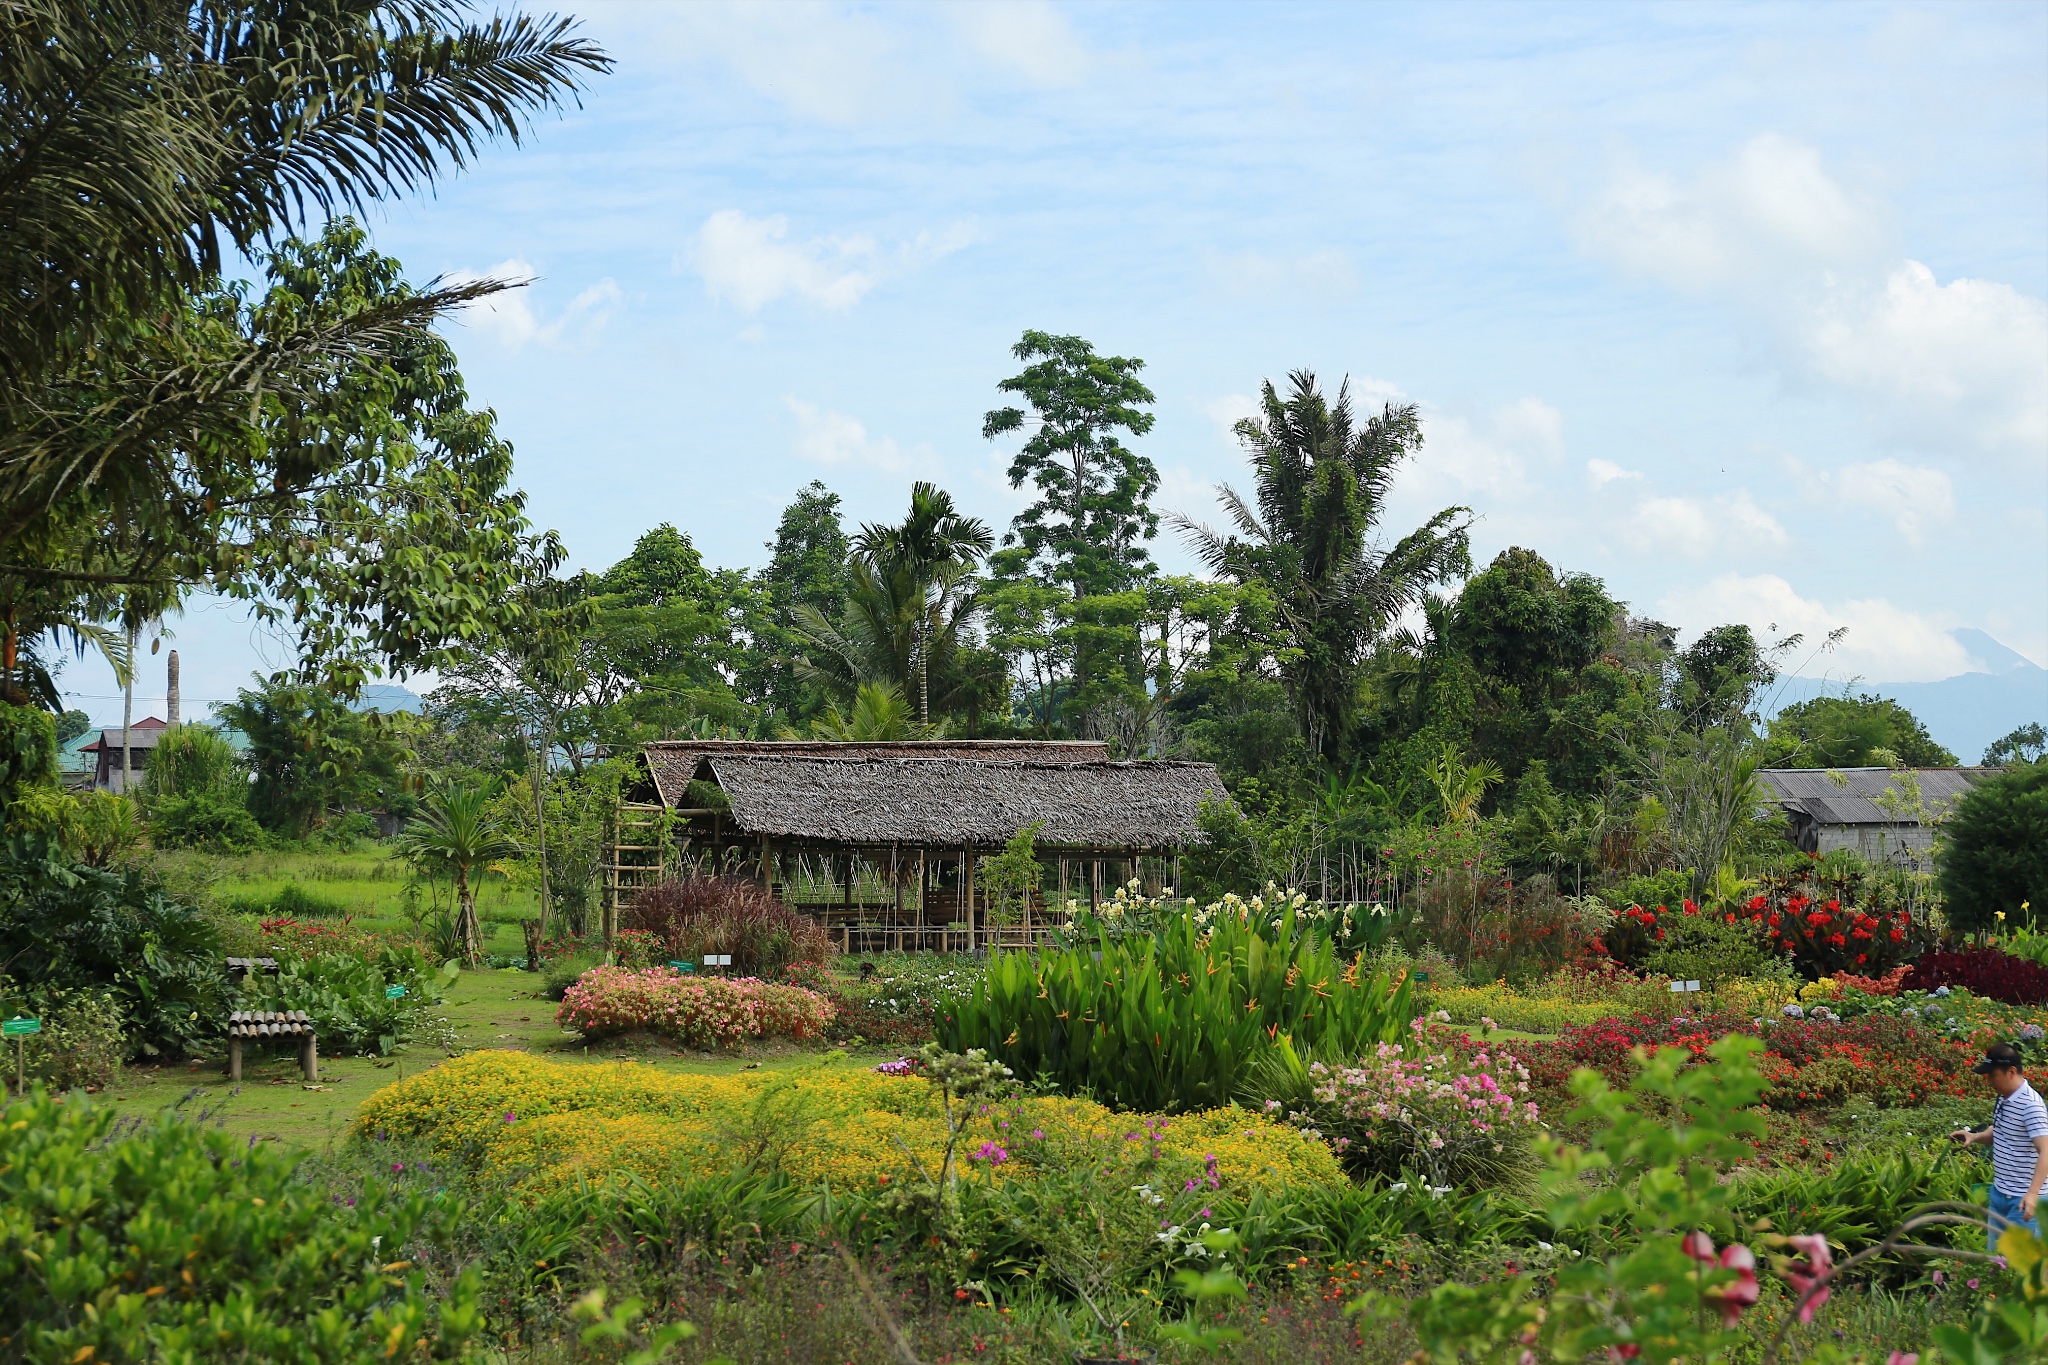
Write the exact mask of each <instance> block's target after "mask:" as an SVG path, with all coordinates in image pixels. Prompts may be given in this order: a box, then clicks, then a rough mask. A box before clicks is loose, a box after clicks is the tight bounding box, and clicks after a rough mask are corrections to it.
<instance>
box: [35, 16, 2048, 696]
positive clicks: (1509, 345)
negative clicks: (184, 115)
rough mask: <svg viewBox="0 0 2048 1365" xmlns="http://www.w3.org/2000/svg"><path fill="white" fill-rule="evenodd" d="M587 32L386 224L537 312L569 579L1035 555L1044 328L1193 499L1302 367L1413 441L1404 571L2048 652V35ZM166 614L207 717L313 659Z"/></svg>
mask: <svg viewBox="0 0 2048 1365" xmlns="http://www.w3.org/2000/svg"><path fill="white" fill-rule="evenodd" d="M574 12H576V13H578V14H579V15H581V16H583V18H584V20H585V23H586V27H587V29H588V31H589V32H590V33H591V34H592V35H593V36H595V37H596V38H597V39H599V40H600V41H601V42H602V43H603V44H604V45H605V46H606V47H607V48H608V49H610V50H611V51H612V52H613V53H614V54H615V55H616V56H617V57H618V59H619V66H618V69H617V71H616V72H615V73H614V74H613V75H612V76H610V77H607V78H604V79H602V80H600V81H598V82H596V83H595V85H594V86H593V88H592V89H591V91H590V92H589V94H588V96H587V98H586V100H585V102H584V106H583V107H582V108H581V109H580V110H571V111H570V112H569V113H568V114H567V115H566V117H564V118H562V119H560V120H554V119H548V120H544V121H542V122H541V123H540V124H539V125H538V127H537V128H536V130H535V136H534V137H533V138H532V139H531V140H530V141H529V142H528V143H527V145H525V146H524V147H522V148H518V149H514V148H511V147H507V146H501V147H496V148H493V149H491V150H489V151H487V152H486V154H485V155H484V157H483V158H482V159H481V160H480V161H479V162H478V164H477V165H476V167H475V169H474V170H472V171H470V172H468V173H466V174H465V175H463V176H461V177H459V178H457V179H454V180H451V181H449V182H448V183H446V184H445V185H443V186H442V188H441V190H440V192H439V194H438V195H437V196H436V197H434V198H430V199H418V200H414V201H411V202H408V203H405V204H401V205H398V206H395V207H394V208H392V209H391V210H389V211H388V212H387V213H385V214H383V215H381V216H380V217H378V218H377V219H375V220H373V221H372V223H371V227H372V231H373V233H374V236H375V239H376V241H377V244H378V245H379V247H380V248H382V249H383V250H385V251H387V252H389V253H390V254H393V255H395V256H397V257H398V258H399V259H400V260H402V261H404V262H405V263H406V266H407V267H408V269H409V270H410V271H411V272H412V273H413V275H414V276H415V277H416V278H420V279H425V278H428V277H431V276H434V275H443V274H457V275H459V274H514V275H519V276H530V277H533V278H534V283H533V284H532V285H531V286H530V287H529V288H527V289H525V290H523V291H520V292H519V293H518V294H517V295H515V296H512V297H509V298H506V299H505V300H504V301H502V302H500V303H499V304H498V305H497V306H496V307H495V308H494V309H492V310H489V311H482V312H476V313H472V314H471V315H469V316H468V317H466V318H465V319H464V320H463V321H462V323H461V325H460V326H457V327H455V328H453V329H451V335H452V336H453V338H454V341H455V344H456V346H457V348H458V350H459V352H460V354H461V357H462V361H463V369H464V372H465V374H466V375H467V377H468V379H469V382H470V386H471V389H472V392H473V394H474V396H475V398H476V399H477V401H479V402H480V403H484V404H488V405H489V406H491V407H493V408H495V409H496V410H497V412H498V415H499V418H500V422H501V428H502V430H503V431H504V433H505V434H506V435H507V436H508V437H509V438H510V439H511V440H512V441H513V443H514V445H515V446H516V448H517V450H518V468H519V478H520V481H521V483H522V484H523V485H524V486H525V487H526V488H527V490H528V491H529V492H530V494H531V496H532V507H533V511H534V514H535V517H536V520H537V521H539V522H540V523H541V524H544V525H548V526H553V527H555V528H557V529H558V530H560V531H561V532H562V534H563V536H564V537H565V539H566V541H567V543H568V545H569V548H570V551H571V554H572V557H573V561H574V563H575V564H577V565H579V566H590V567H602V566H604V565H605V564H608V563H610V562H611V561H612V560H614V559H616V558H618V557H619V556H620V555H621V554H623V553H624V552H625V551H626V550H627V549H628V548H630V546H631V544H632V542H633V540H634V538H635V537H636V536H638V535H639V534H640V533H641V532H642V531H644V530H646V529H647V528H648V527H649V526H651V525H653V524H655V523H657V522H660V521H671V522H673V523H675V524H676V525H677V526H679V527H681V528H682V529H684V530H686V531H688V532H689V533H690V534H691V536H692V537H694V539H695V540H696V542H697V544H698V546H699V547H700V548H701V549H702V550H703V551H704V554H705V556H706V558H707V560H709V561H710V562H712V563H716V564H725V565H741V564H744V565H758V564H759V563H761V562H762V561H763V559H764V558H765V551H764V550H763V548H762V543H763V542H764V541H765V540H766V539H767V538H768V537H769V535H770V534H771V533H772V530H773V526H774V522H775V518H776V515H777V513H778V511H779V510H780V508H781V507H782V506H783V504H785V503H786V502H787V501H788V500H789V498H790V496H791V494H792V493H793V492H794V491H795V490H796V489H797V488H798V487H799V486H800V485H802V484H803V483H805V482H807V481H808V480H810V479H812V478H819V479H823V480H824V481H825V482H826V483H827V484H828V485H830V486H831V487H832V488H834V489H836V490H838V491H839V492H841V493H842V494H843V495H844V496H845V498H846V504H847V511H848V514H849V519H850V520H854V521H858V520H864V519H876V518H885V517H892V516H895V515H898V514H899V513H900V510H901V507H902V506H903V504H904V503H905V501H906V500H907V493H908V487H909V484H910V482H911V481H912V480H913V479H915V478H932V479H935V480H937V481H939V482H940V483H942V484H944V485H945V486H947V487H948V488H950V489H952V490H953V491H954V493H955V494H956V496H957V497H958V498H959V499H960V500H961V501H962V502H963V503H964V504H965V505H966V506H967V508H968V509H970V510H971V511H973V512H976V513H978V514H979V515H982V516H984V517H987V518H989V519H990V520H991V521H993V522H995V523H997V524H998V525H1004V524H1007V522H1008V520H1009V518H1010V516H1011V515H1012V514H1013V513H1014V512H1015V511H1016V510H1017V509H1018V508H1019V507H1020V506H1021V505H1022V497H1021V495H1020V494H1018V493H1015V492H1013V491H1011V490H1010V489H1009V488H1008V487H1007V485H1006V482H1005V480H1004V478H1003V470H1004V469H1005V468H1006V467H1007V464H1008V459H1009V455H1010V453H1011V451H1010V447H1009V446H1008V445H1006V444H1003V443H996V444H994V445H991V444H989V443H985V442H983V441H982V440H981V439H980V436H979V432H980V425H981V415H982V413H983V412H984V411H986V410H987V409H988V408H990V407H993V406H996V403H997V398H998V395H997V393H996V390H995V384H996V382H997V381H998V380H999V379H1001V378H1003V377H1004V376H1005V375H1008V374H1010V373H1012V372H1013V371H1014V369H1015V365H1014V362H1013V361H1012V360H1011V358H1010V357H1009V355H1008V353H1007V348H1008V347H1009V346H1010V345H1011V344H1012V343H1013V342H1014V341H1015V340H1016V338H1017V336H1018V334H1019V333H1020V332H1021V331H1023V330H1024V329H1025V328H1042V329H1046V330H1050V331H1057V332H1073V333H1078V334H1080V335H1082V336H1085V337H1087V338H1089V339H1090V340H1091V341H1093V342H1094V343H1095V344H1096V345H1097V347H1098V348H1100V349H1102V350H1105V351H1109V352H1113V353H1115V354H1119V355H1133V356H1139V357H1142V358H1143V359H1144V360H1145V361H1146V366H1147V368H1146V371H1145V374H1146V378H1147V381H1148V382H1149V383H1150V384H1151V386H1152V388H1153V389H1154V390H1155V392H1156V393H1157V394H1158V399H1159V402H1158V406H1157V416H1158V422H1157V425H1156V427H1155V428H1154V429H1153V431H1152V433H1151V434H1150V436H1148V437H1147V438H1145V440H1144V441H1143V446H1142V448H1143V449H1144V450H1145V452H1146V453H1147V454H1149V455H1150V456H1151V457H1152V458H1153V459H1154V460H1155V461H1156V462H1157V463H1158V465H1159V467H1160V470H1161V472H1162V476H1163V488H1162V490H1161V494H1160V497H1159V500H1158V501H1159V505H1160V506H1161V507H1162V508H1163V509H1165V510H1171V511H1185V512H1189V513H1193V514H1197V515H1200V516H1204V517H1207V516H1210V515H1213V511H1214V499H1213V493H1212V486H1213V485H1214V484H1215V483H1216V482H1218V481H1219V480H1240V481H1241V480H1242V478H1243V472H1242V471H1243V462H1242V458H1241V455H1240V454H1239V452H1238V451H1237V449H1236V447H1235V445H1234V443H1233V441H1232V440H1231V439H1230V437H1229V434H1228V428H1229V424H1230V422H1231V421H1232V420H1234V419H1235V418H1236V417H1238V416H1240V415H1243V414H1244V413H1245V412H1246V411H1247V410H1248V409H1249V407H1250V404H1251V402H1252V397H1253V395H1255V394H1256V392H1257V390H1258V386H1259V384H1260V382H1261V380H1262V379H1266V378H1272V379H1274V380H1282V379H1284V376H1285V374H1286V373H1287V371H1289V370H1290V369H1293V368H1296V367H1302V366H1306V367H1309V368H1313V369H1314V370H1316V371H1317V372H1318V373H1319V374H1321V375H1322V376H1324V377H1325V378H1326V380H1327V381H1329V382H1330V383H1331V384H1332V385H1334V384H1335V383H1336V382H1337V381H1338V380H1340V379H1342V378H1343V377H1344V376H1345V375H1347V374H1348V375H1349V376H1350V377H1351V381H1352V385H1353V388H1354V391H1355V392H1357V393H1358V394H1360V395H1361V396H1362V397H1364V398H1367V399H1369V400H1371V401H1375V402H1377V401H1381V400H1383V399H1387V398H1393V397H1396V396H1398V397H1399V398H1400V399H1402V400H1404V401H1413V402H1415V403H1418V404H1420V405H1421V406H1422V409H1423V412H1424V414H1425V416H1426V419H1427V430H1428V441H1427V444H1426V446H1425V448H1424V450H1423V452H1422V454H1421V456H1420V457H1419V459H1418V460H1416V461H1415V463H1414V464H1413V465H1412V466H1411V467H1410V468H1409V470H1408V471H1407V473H1406V474H1405V475H1404V477H1403V478H1402V480H1401V482H1400V485H1399V488H1398V491H1397V496H1396V500H1395V505H1394V507H1393V509H1392V511H1391V513H1390V516H1389V518H1388V522H1387V527H1386V529H1387V531H1388V532H1389V534H1390V535H1398V534H1399V533H1401V532H1402V531H1404V530H1406V529H1408V528H1409V527H1411V526H1412V525H1413V524H1415V523H1416V522H1417V521H1419V520H1421V519H1422V518H1423V517H1425V516H1427V515H1428V514H1429V513H1430V512H1432V511H1434V510H1435V509H1437V508H1440V507H1442V506H1445V505H1447V504H1451V503H1462V504H1466V505H1469V506H1471V507H1472V508H1473V509H1474V510H1475V511H1476V512H1477V513H1478V514H1479V515H1480V521H1479V523H1478V527H1477V530H1476V532H1475V552H1476V553H1477V554H1478V555H1479V556H1481V557H1482V559H1484V558H1490V557H1491V556H1492V555H1493V554H1494V553H1496V552H1497V551H1499V550H1500V549H1503V548H1505V547H1506V546H1509V545H1527V546H1530V547H1532V548H1534V549H1536V550H1538V551H1540V552H1541V553H1543V554H1544V555H1546V556H1547V557H1548V558H1550V559H1551V560H1552V562H1554V563H1557V564H1559V565H1560V566H1562V567H1565V568H1569V569H1575V570H1583V571H1586V572H1590V573H1594V574H1597V575H1599V576H1600V577H1601V578H1603V579H1604V580H1605V581H1606V582H1607V584H1608V587H1609V588H1610V590H1611V591H1613V592H1614V593H1616V594H1617V595H1618V596H1620V597H1622V598H1624V599H1626V600H1627V601H1629V602H1630V603H1632V604H1633V606H1634V607H1635V609H1636V610H1637V611H1638V612H1640V613H1642V614H1645V615H1650V616H1655V617H1657V618H1659V619H1661V620H1665V621H1668V622H1670V623H1672V624H1674V625H1677V626H1679V627H1680V628H1681V630H1682V631H1683V632H1684V633H1685V634H1687V635H1690V634H1692V633H1695V632H1697V631H1698V630H1701V629H1704V628H1705V627H1708V626H1711V625H1714V624H1716V623H1718V622H1721V621H1726V620H1743V621H1749V622H1751V623H1752V624H1754V625H1755V626H1757V627H1758V628H1759V629H1767V628H1769V627H1771V626H1773V625H1775V626H1776V628H1777V632H1778V633H1779V634H1783V633H1785V632H1787V631H1791V630H1799V631H1804V632H1806V633H1807V635H1808V636H1809V638H1811V639H1818V638H1819V637H1820V636H1821V635H1823V634H1824V633H1825V632H1826V631H1827V630H1829V629H1831V628H1834V627H1837V626H1844V625H1846V626H1847V627H1848V628H1849V633H1848V635H1847V636H1846V637H1845V639H1844V641H1843V643H1842V646H1841V647H1840V648H1839V649H1838V650H1837V651H1835V653H1834V654H1832V655H1831V656H1827V657H1821V658H1814V659H1810V660H1806V661H1805V671H1807V672H1810V673H1820V672H1827V673H1829V674H1831V675H1832V676H1836V677H1851V676H1861V677H1863V678H1866V679H1868V680H1871V681H1875V682H1893V681H1912V680H1925V679H1933V678H1941V677H1946V676H1949V675H1952V674H1956V673H1961V672H1964V671H1967V670H1968V669H1969V668H1970V667H1971V658H1970V656H1969V651H1968V649H1967V648H1966V647H1965V646H1964V645H1962V644H1960V643H1958V642H1957V641H1955V640H1954V639H1952V638H1951V637H1950V636H1949V635H1948V631H1949V630H1951V629H1954V628H1956V627H1977V628H1981V629H1983V630H1985V631H1987V632H1988V633H1990V634H1991V635H1992V636H1994V637H1996V638H1997V639H1999V640H2002V641H2004V642H2005V643H2006V644H2008V645H2010V646H2011V647H2013V648H2014V649H2017V650H2019V651H2020V652H2022V653H2023V654H2026V655H2028V656H2030V657H2031V658H2032V659H2034V660H2035V661H2036V662H2037V663H2048V303H2044V298H2048V6H2044V5H2041V4H2002V5H1992V6H1972V5H1966V4H1947V5H1940V6H1914V5H1898V6H1886V5H1821V6H1799V5H1786V4H1772V5H1756V6H1747V5H1738V4H1720V5H1711V6H1683V5H1681V6H1650V7H1644V6H1629V5H1620V4H1602V5H1591V6H1545V5H1536V4H1516V5H1506V6H1493V5H1462V6H1460V5H1426V6H1407V5H1363V4H1353V5H1344V6H1289V5H1278V4H1261V5H1217V6H1199V5H1173V6H1163V5H1142V6H1134V5H1118V4H1094V5H1088V6H1059V5H1043V4H1019V5H998V4H986V3H985V4H977V5H974V6H937V5H920V6H907V7H897V6H886V5H872V6H870V5H861V6H850V5H834V4H820V5H805V4H794V3H791V4H779V5H772V6H724V5H717V4H708V3H707V4H696V5H689V6H667V5H660V4H653V3H641V4H617V5H610V4H597V5H581V6H576V7H574ZM1155 552H1156V555H1157V557H1158V558H1159V560H1160V561H1161V562H1162V563H1163V564H1164V565H1166V566H1168V567H1169V568H1176V569H1185V568H1189V567H1191V565H1190V561H1189V560H1188V558H1187V556H1186V554H1185V552H1184V551H1183V549H1182V548H1181V547H1180V546H1179V545H1178V544H1177V543H1174V542H1173V541H1172V540H1171V538H1170V536H1169V535H1167V534H1165V533H1162V536H1161V538H1160V541H1159V542H1157V544H1156V548H1155ZM172 628H173V629H174V631H175V632H176V633H177V636H178V639H177V641H176V643H177V645H178V647H179V649H180V651H181V655H182V658H183V662H184V668H185V677H186V693H187V696H188V697H189V698H192V699H193V702H203V701H205V700H207V699H210V698H213V697H218V696H223V695H227V694H228V693H230V692H231V691H232V689H233V687H234V686H235V685H237V684H238V683H240V682H242V681H244V680H245V679H246V678H247V675H248V673H249V672H250V670H251V669H254V668H258V667H276V666H279V665H281V664H282V663H284V662H287V661H288V656H287V655H286V654H285V652H284V651H282V650H281V649H280V648H279V647H278V646H277V644H276V643H275V642H273V641H269V640H266V639H265V638H263V637H262V636H261V634H260V633H258V632H255V631H252V629H251V628H250V627H249V626H248V625H247V624H246V623H245V622H244V621H243V620H242V619H241V616H240V613H239V611H238V610H234V609H230V608H227V607H225V606H222V605H219V604H195V609H194V610H193V611H192V612H190V613H188V614H187V616H186V617H185V618H184V619H183V620H180V621H173V622H172ZM160 671H161V670H160V669H156V668H154V667H152V668H151V669H149V670H148V671H147V672H146V673H145V678H146V679H148V678H150V677H151V676H153V675H154V674H156V673H160ZM65 681H66V682H67V683H69V684H70V685H72V686H74V687H75V688H77V689H78V692H77V695H78V697H79V703H78V704H81V705H84V706H85V707H86V708H87V709H88V710H90V711H91V712H93V714H94V715H95V717H96V718H106V717H115V718H117V717H118V713H119V704H118V700H109V698H110V697H111V695H112V694H113V693H114V691H115V689H114V688H113V686H112V684H111V683H110V682H109V681H107V680H106V678H105V676H104V669H103V668H100V667H98V666H95V665H92V664H74V665H73V666H72V668H71V670H70V672H69V673H68V674H67V677H66V679H65ZM161 690H162V684H161V682H150V681H145V683H144V685H143V686H142V687H140V688H139V689H138V693H139V695H140V694H146V693H149V692H152V691H155V692H160V691H161ZM193 702H188V707H192V706H193ZM138 708H139V711H145V712H146V711H149V710H152V709H156V710H160V702H156V701H154V700H152V699H149V698H147V697H146V696H144V697H143V699H142V700H141V701H140V702H139V703H138ZM194 709H196V708H194Z"/></svg>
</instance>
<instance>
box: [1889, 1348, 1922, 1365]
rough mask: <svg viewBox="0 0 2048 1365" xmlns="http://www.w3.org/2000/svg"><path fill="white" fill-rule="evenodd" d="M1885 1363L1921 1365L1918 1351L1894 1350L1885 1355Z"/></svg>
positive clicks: (1892, 1364) (1891, 1364) (1890, 1364)
mask: <svg viewBox="0 0 2048 1365" xmlns="http://www.w3.org/2000/svg"><path fill="white" fill-rule="evenodd" d="M1884 1365H1920V1353H1919V1352H1918V1351H1893V1352H1892V1353H1891V1354H1890V1355H1889V1356H1887V1357H1885V1362H1884Z"/></svg>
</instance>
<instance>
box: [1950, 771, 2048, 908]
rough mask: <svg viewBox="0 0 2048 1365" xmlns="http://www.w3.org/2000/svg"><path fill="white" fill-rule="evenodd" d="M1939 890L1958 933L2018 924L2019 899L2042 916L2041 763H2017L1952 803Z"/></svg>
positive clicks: (2046, 807) (2045, 867) (2047, 883)
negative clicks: (2003, 922)
mask: <svg viewBox="0 0 2048 1365" xmlns="http://www.w3.org/2000/svg"><path fill="white" fill-rule="evenodd" d="M1943 833H1944V835H1945V837H1946V840H1947V846H1946V848H1945V849H1944V850H1943V852H1942V855H1941V889H1942V894H1943V896H1944V897H1945V898H1946V899H1947V902H1948V920H1949V923H1950V924H1952V925H1954V926H1955V927H1956V928H1957V929H1960V930H1963V931H1965V932H1975V931H1977V930H1980V929H1988V928H1990V927H1991V925H1992V923H1993V922H1994V916H1996V915H1998V914H2001V913H2003V914H2005V915H2007V916H2009V917H2010V919H2011V920H2012V921H2013V922H2017V921H2018V920H2019V919H2020V917H2021V916H2020V904H2021V902H2023V901H2025V902H2031V903H2032V905H2033V907H2034V908H2033V913H2034V915H2035V916H2037V917H2044V916H2048V761H2036V762H2033V763H2016V764H2014V765H2013V766H2012V767H2010V768H2007V769H2006V770H2005V771H2004V772H2002V773H1999V774H1998V775H1997V776H1995V777H1991V778H1988V779H1986V780H1985V781H1983V782H1979V783H1977V784H1976V785H1975V786H1973V787H1972V788H1970V790H1969V791H1967V792H1965V793H1964V794H1963V797H1962V799H1961V800H1960V801H1958V802H1956V808H1955V811H1954V813H1953V814H1952V815H1951V816H1950V817H1949V821H1948V825H1947V828H1946V829H1945V830H1944V831H1943Z"/></svg>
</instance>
